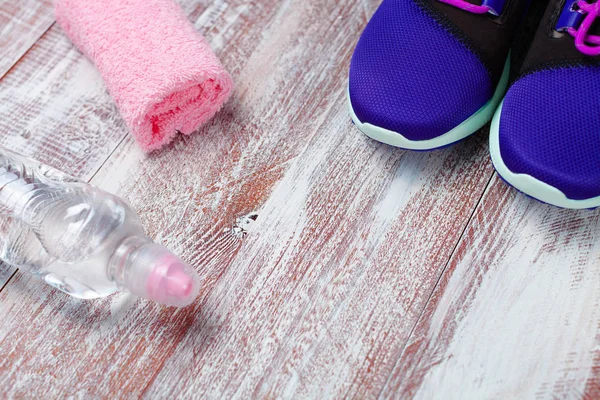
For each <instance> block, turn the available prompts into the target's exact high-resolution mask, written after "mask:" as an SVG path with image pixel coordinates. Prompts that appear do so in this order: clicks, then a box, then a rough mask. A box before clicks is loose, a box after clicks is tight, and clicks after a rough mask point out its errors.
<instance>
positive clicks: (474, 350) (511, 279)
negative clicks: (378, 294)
mask: <svg viewBox="0 0 600 400" xmlns="http://www.w3.org/2000/svg"><path fill="white" fill-rule="evenodd" d="M599 215H600V214H599V212H598V211H589V210H585V211H572V210H560V209H557V208H554V207H551V206H547V205H544V204H541V203H539V202H536V201H534V200H531V199H528V198H527V197H525V196H523V195H521V194H518V193H516V192H515V191H514V190H511V189H510V188H508V187H507V186H506V185H504V184H503V183H502V182H501V181H500V180H499V179H498V178H497V177H496V178H494V180H493V183H492V185H491V186H490V188H489V190H488V191H487V193H486V196H485V198H484V200H483V201H482V203H481V206H480V207H479V208H478V209H477V212H476V213H475V215H474V217H473V219H472V221H471V223H470V224H469V227H468V229H467V230H466V233H465V235H464V237H463V239H462V240H461V242H460V244H459V246H458V247H457V249H456V252H455V253H454V255H453V257H452V260H451V262H450V263H449V266H448V269H447V270H446V271H445V273H444V275H443V278H442V279H441V281H440V284H439V285H438V287H437V288H436V290H435V293H434V295H433V297H432V299H431V301H430V302H429V304H428V305H427V308H426V310H425V312H424V315H423V317H422V318H421V319H420V321H419V323H418V325H417V327H416V329H415V332H414V334H413V335H412V337H411V338H410V341H409V343H408V345H407V347H406V350H405V351H404V354H403V355H402V357H401V358H400V359H399V360H398V362H397V364H396V367H395V369H394V372H393V374H392V375H391V377H390V380H389V382H388V383H387V385H386V388H385V390H384V392H383V394H384V397H387V398H409V397H411V398H412V397H415V398H424V399H431V398H440V397H441V395H442V394H443V398H445V399H447V398H456V399H464V398H478V399H483V398H490V399H491V398H523V399H525V398H536V399H556V398H561V399H597V398H598V397H599V396H600V376H599V374H598V371H599V365H600V364H599V363H600V351H599V348H600V307H598V305H599V304H600V292H599V291H598V288H599V287H600V241H599V238H600V221H599Z"/></svg>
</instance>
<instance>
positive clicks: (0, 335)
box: [0, 0, 491, 398]
mask: <svg viewBox="0 0 600 400" xmlns="http://www.w3.org/2000/svg"><path fill="white" fill-rule="evenodd" d="M376 3H377V2H375V1H372V2H367V3H365V2H359V1H348V2H338V1H334V0H312V1H308V2H298V1H275V0H273V1H260V2H247V1H242V0H238V1H228V2H226V3H225V2H220V1H216V2H210V4H201V6H202V7H204V8H203V9H202V8H201V7H200V8H199V7H198V3H196V2H188V3H185V2H184V4H183V6H184V9H185V10H186V12H188V13H191V14H190V15H193V17H192V18H193V20H195V21H196V26H197V27H199V28H200V29H201V28H202V27H204V26H211V28H210V29H208V30H206V31H204V33H205V34H206V35H207V37H208V39H209V41H210V42H211V43H213V44H214V45H215V48H216V50H217V53H218V54H219V55H220V56H221V59H222V60H223V62H224V64H225V66H226V67H227V68H228V69H230V70H231V71H232V73H233V75H234V76H235V77H236V81H237V90H236V92H235V95H234V98H233V99H232V101H231V102H230V103H229V104H228V106H227V107H226V108H225V109H224V110H223V111H222V112H221V113H220V114H219V115H218V116H217V118H216V119H215V120H214V121H213V122H212V123H211V124H209V125H208V126H206V127H205V128H203V129H202V130H201V131H200V132H199V133H198V134H196V135H193V136H191V137H183V138H179V139H178V140H177V141H176V142H175V143H173V144H172V145H171V146H170V147H169V148H168V149H166V150H165V151H163V152H160V153H157V154H153V155H151V156H149V157H148V156H145V155H144V154H142V153H141V152H140V151H139V150H138V149H137V147H136V146H135V144H134V143H133V141H132V139H131V138H130V137H128V136H127V137H125V138H124V140H123V141H122V142H121V143H120V145H119V146H118V147H117V148H116V150H115V151H114V153H113V154H112V156H111V157H110V158H109V160H108V161H107V162H106V163H105V164H104V165H103V167H102V168H101V169H100V171H99V172H98V173H97V174H96V175H95V176H94V178H93V180H92V181H93V182H94V183H96V184H98V185H99V186H101V187H103V188H106V189H107V190H110V191H112V192H115V193H117V194H119V195H121V196H123V197H125V198H127V199H129V201H130V202H131V203H132V204H133V206H134V208H135V209H136V210H137V211H138V212H139V213H140V215H141V216H142V219H143V222H144V223H145V225H146V226H147V227H148V232H149V234H150V235H151V236H153V237H155V238H156V239H157V241H159V242H161V243H164V244H166V245H168V246H170V247H172V248H173V249H174V250H176V251H177V252H178V253H179V254H180V255H181V256H182V257H183V258H184V259H185V260H187V261H189V262H190V263H192V264H194V265H196V266H197V268H198V270H199V271H200V273H201V275H202V277H203V278H204V279H203V282H204V284H203V290H202V294H201V297H200V299H199V302H198V303H197V304H196V305H195V306H194V307H190V308H187V309H184V310H173V309H167V308H162V307H160V306H157V305H154V304H149V303H147V302H144V301H139V300H135V299H132V298H131V297H130V296H127V295H117V296H113V297H111V298H108V299H105V300H102V301H96V302H80V301H77V300H74V299H71V298H68V297H66V296H64V295H63V294H61V293H58V292H56V291H54V290H52V289H51V288H48V287H46V286H44V285H43V284H42V283H41V282H38V281H36V280H35V279H34V278H31V277H29V276H26V275H22V274H20V273H18V274H17V275H16V276H15V278H13V280H11V282H10V283H9V284H8V285H7V287H6V288H5V289H4V290H3V291H2V292H1V293H0V315H2V317H1V318H2V323H1V324H0V370H2V371H4V372H3V373H2V374H0V384H1V385H3V387H4V388H5V393H6V394H7V395H9V396H15V397H18V396H23V395H25V394H27V395H30V396H35V395H38V396H41V395H46V396H50V397H64V396H78V397H123V396H132V397H135V396H138V395H142V394H145V395H147V396H148V397H152V398H155V397H184V398H190V397H200V396H207V397H217V396H226V397H228V396H237V397H239V398H247V397H248V396H255V397H265V396H268V397H286V398H291V397H306V398H308V397H340V396H344V395H349V396H352V395H354V396H359V397H362V396H369V397H371V396H374V395H376V394H377V393H379V391H381V389H382V388H383V385H384V384H385V381H386V378H387V376H388V375H389V374H390V373H391V371H392V368H393V366H394V363H395V361H396V360H397V359H398V357H399V356H400V354H401V351H402V349H403V347H404V344H405V342H406V341H407V340H408V337H409V334H410V332H411V330H412V328H413V326H414V324H415V323H416V321H417V318H418V316H419V315H420V313H421V311H422V309H423V307H424V305H425V303H426V301H427V299H428V297H429V295H430V293H431V291H432V289H433V287H434V285H435V283H436V282H437V279H438V277H439V274H440V273H441V271H442V270H443V268H444V266H445V265H446V263H447V260H448V257H449V256H450V254H451V252H452V249H453V248H454V246H455V244H456V242H457V240H458V238H459V236H460V234H461V232H462V230H463V228H464V226H465V225H466V223H467V221H468V219H469V217H470V215H471V213H472V211H473V209H474V207H475V205H476V203H477V201H478V199H479V197H480V195H481V193H482V191H483V189H484V188H485V185H486V184H487V182H488V180H489V177H490V175H491V167H490V165H489V162H488V160H487V154H486V149H485V136H479V137H476V138H473V139H470V140H468V141H466V142H465V143H462V144H460V145H458V146H456V147H454V148H452V149H449V150H444V151H441V152H436V153H406V152H403V151H400V150H395V149H391V148H389V147H387V146H384V145H380V144H376V143H375V142H372V141H370V140H369V139H367V138H366V137H364V136H363V135H361V134H360V133H359V132H358V131H356V129H355V128H353V127H352V125H351V124H350V119H349V116H348V113H347V110H346V100H345V88H346V84H347V68H348V62H349V59H350V55H351V52H352V50H353V47H354V43H355V42H356V39H357V37H358V33H359V32H360V31H361V30H362V28H363V26H364V24H365V23H366V20H367V18H368V16H369V15H370V14H371V13H372V12H373V11H374V10H375V8H376V6H377V4H376ZM200 9H202V10H201V11H199V10H200ZM213 26H214V27H213ZM51 34H52V32H50V33H49V36H51ZM75 54H76V53H75ZM80 63H82V64H80ZM68 65H71V64H68ZM75 65H77V66H78V68H84V67H85V61H77V62H76V64H75ZM69 68H75V67H69ZM82 81H83V80H82ZM85 81H86V82H87V81H94V82H98V77H91V76H88V77H87V78H86V79H85ZM56 82H63V80H61V79H56ZM84 93H87V92H84ZM93 93H96V92H93ZM80 95H81V94H78V96H80ZM68 96H71V94H68ZM94 98H96V97H94ZM72 99H73V100H70V101H69V102H68V104H73V103H74V102H75V100H74V99H75V96H73V98H72ZM65 104H67V103H65ZM94 104H97V105H99V104H104V105H105V106H106V105H107V104H110V102H109V101H108V100H107V99H106V98H104V100H98V101H94ZM64 109H66V106H65V108H64ZM75 109H76V110H77V109H78V108H77V107H75ZM68 115H69V116H70V115H71V113H69V114H68ZM65 117H66V115H65ZM88 118H89V117H88V116H87V114H83V116H82V121H83V122H81V123H82V124H83V125H84V127H87V126H88V125H92V122H93V120H90V119H88ZM117 123H118V122H117V121H116V120H110V119H107V120H106V121H104V122H103V123H102V124H101V126H100V130H101V131H105V130H109V129H112V128H113V127H114V125H115V124H117ZM118 132H121V134H122V131H118ZM111 143H113V142H111ZM106 147H110V144H108V145H107V144H104V145H103V148H106ZM252 211H257V212H258V219H257V221H256V222H255V223H253V224H251V226H250V228H251V229H250V231H249V233H248V235H247V236H246V237H245V240H241V239H240V238H239V235H236V233H235V230H232V229H231V227H232V225H233V224H234V223H235V221H236V218H237V217H239V216H243V215H246V214H248V213H249V212H252ZM442 227H443V228H442ZM17 315H18V316H19V318H18V319H17V318H15V316H17ZM33 349H35V351H33Z"/></svg>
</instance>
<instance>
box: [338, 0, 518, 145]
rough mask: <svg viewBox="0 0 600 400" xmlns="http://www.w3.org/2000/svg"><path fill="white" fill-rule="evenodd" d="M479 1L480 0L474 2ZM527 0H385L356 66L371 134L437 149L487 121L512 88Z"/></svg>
mask: <svg viewBox="0 0 600 400" xmlns="http://www.w3.org/2000/svg"><path fill="white" fill-rule="evenodd" d="M469 1H477V0H469ZM526 6H527V0H483V3H481V0H479V5H476V4H471V3H470V2H467V1H466V0H384V1H383V3H382V4H381V6H380V7H379V9H378V10H377V12H376V13H375V15H374V16H373V18H372V19H371V21H370V22H369V23H368V25H367V27H366V28H365V30H364V32H363V34H362V36H361V38H360V40H359V42H358V45H357V46H356V50H355V51H354V55H353V57H352V62H351V65H350V80H349V85H348V97H349V103H350V112H351V114H352V119H353V121H354V123H355V124H356V125H357V126H358V128H359V129H360V130H361V131H362V132H364V133H365V134H366V135H368V136H369V137H371V138H373V139H375V140H378V141H380V142H383V143H387V144H390V145H392V146H397V147H402V148H405V149H413V150H431V149H435V148H439V147H444V146H447V145H449V144H451V143H454V142H457V141H459V140H461V139H463V138H465V137H467V136H469V135H471V134H472V133H474V132H476V131H477V130H479V128H481V127H482V126H483V125H485V124H486V123H487V122H488V121H489V120H490V119H491V118H492V115H493V113H494V111H495V110H496V107H497V106H498V103H499V102H500V100H501V99H502V96H503V95H504V93H505V90H506V86H507V83H508V72H509V61H508V58H509V57H508V55H509V49H510V44H511V41H512V38H513V36H514V32H515V30H516V29H515V28H516V25H517V24H518V23H519V21H520V19H521V17H522V15H523V13H524V11H525V8H526Z"/></svg>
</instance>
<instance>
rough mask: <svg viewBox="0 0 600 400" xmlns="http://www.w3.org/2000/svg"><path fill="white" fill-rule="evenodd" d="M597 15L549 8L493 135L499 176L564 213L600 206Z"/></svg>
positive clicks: (585, 8) (572, 3)
mask: <svg viewBox="0 0 600 400" xmlns="http://www.w3.org/2000/svg"><path fill="white" fill-rule="evenodd" d="M599 15H600V3H599V2H595V3H587V2H585V1H583V0H581V1H578V0H567V1H566V4H565V0H562V1H561V0H551V1H550V4H549V6H548V8H547V10H546V13H545V15H544V17H543V19H542V22H541V24H540V26H539V28H538V31H537V33H536V36H535V39H534V41H533V43H532V45H531V48H530V50H529V53H528V54H527V57H526V59H525V62H524V65H523V68H522V71H521V74H520V76H519V77H518V78H517V80H516V81H515V82H514V83H513V84H512V86H511V88H510V89H509V90H508V93H507V94H506V97H505V98H504V100H503V102H502V104H501V105H500V107H499V108H498V111H497V112H496V115H495V116H494V120H493V122H492V128H491V130H490V153H491V156H492V162H493V164H494V167H495V168H496V170H497V171H498V173H499V174H500V176H501V177H502V178H503V179H504V180H505V181H506V182H508V183H509V184H510V185H512V186H514V187H515V188H517V189H519V190H520V191H522V192H524V193H525V194H527V195H529V196H531V197H534V198H536V199H538V200H541V201H543V202H545V203H549V204H552V205H555V206H559V207H564V208H595V207H598V206H600V111H599V110H600V36H599V34H600V29H599V28H597V24H596V25H594V20H595V19H596V18H597V17H598V16H599ZM596 22H598V21H596Z"/></svg>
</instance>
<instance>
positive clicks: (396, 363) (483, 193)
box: [377, 171, 496, 398]
mask: <svg viewBox="0 0 600 400" xmlns="http://www.w3.org/2000/svg"><path fill="white" fill-rule="evenodd" d="M494 175H496V171H494V172H492V174H491V175H490V177H489V178H488V181H487V183H486V185H485V189H484V190H483V192H482V193H481V196H480V197H479V199H478V200H477V203H476V204H475V207H473V211H472V212H471V215H470V216H469V219H468V220H467V223H466V224H465V226H464V228H463V230H462V232H461V233H460V236H459V237H458V239H457V240H456V244H455V245H454V248H453V249H452V252H451V253H450V255H449V256H448V261H446V264H445V265H444V268H442V271H441V272H440V274H439V275H438V278H437V280H436V282H435V285H433V288H432V289H431V292H430V293H429V296H427V301H425V304H424V305H423V308H422V309H421V311H420V313H419V317H418V318H417V319H416V320H415V323H414V325H413V327H412V328H411V330H410V332H409V334H408V336H407V337H406V341H405V342H404V345H403V346H402V350H401V351H400V354H399V355H398V359H397V360H396V362H395V363H394V366H393V367H392V369H391V371H390V373H389V375H388V377H387V379H386V380H385V384H384V385H383V386H382V387H381V390H380V391H379V393H378V394H377V398H381V394H382V393H383V391H384V390H385V388H386V387H387V386H388V383H389V382H390V379H391V378H392V374H393V373H394V370H395V369H396V367H397V366H398V364H399V363H400V360H401V359H402V356H403V355H404V353H405V351H406V347H407V346H408V344H409V343H410V339H411V338H412V336H413V334H414V332H415V329H416V328H417V326H418V325H419V322H420V321H421V319H422V318H423V315H424V314H425V310H427V307H428V306H429V303H430V302H431V299H432V297H433V294H434V293H435V290H436V289H437V288H438V286H439V284H440V281H441V280H442V277H443V276H444V274H445V273H446V271H447V269H448V266H449V265H450V262H451V261H452V259H453V258H454V256H455V254H456V251H457V250H458V247H459V245H460V244H461V243H462V241H463V239H464V236H465V233H466V232H467V229H469V227H470V226H471V222H472V221H473V217H474V216H475V214H476V213H477V210H478V209H479V208H480V207H481V205H482V203H483V200H484V198H485V197H486V195H487V193H488V192H489V190H490V187H491V185H492V181H493V180H494Z"/></svg>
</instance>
